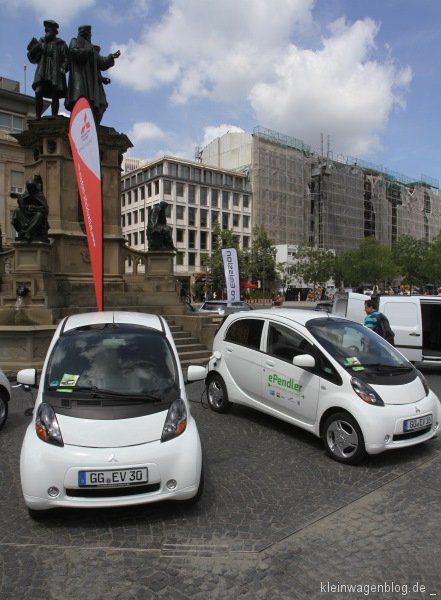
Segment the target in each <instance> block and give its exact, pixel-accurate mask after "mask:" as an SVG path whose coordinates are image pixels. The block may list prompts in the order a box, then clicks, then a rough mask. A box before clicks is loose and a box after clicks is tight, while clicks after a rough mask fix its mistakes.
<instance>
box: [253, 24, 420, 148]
mask: <svg viewBox="0 0 441 600" xmlns="http://www.w3.org/2000/svg"><path fill="white" fill-rule="evenodd" d="M377 30H378V29H377V25H376V24H375V23H374V22H373V21H372V20H370V19H364V20H363V21H357V22H355V23H354V24H353V25H347V24H346V23H345V22H344V21H342V20H340V21H338V22H336V23H334V24H333V26H332V28H331V35H330V37H328V38H327V39H324V40H323V46H322V48H321V49H320V50H316V51H312V50H307V49H302V48H298V47H297V46H294V45H290V47H289V49H288V51H287V52H286V54H285V56H284V57H283V58H282V59H281V60H280V61H279V63H278V64H277V65H275V73H276V78H275V80H274V81H272V82H260V83H256V85H255V86H254V88H253V90H252V93H251V94H250V102H251V104H252V106H253V108H254V110H255V113H256V116H257V120H258V122H260V123H261V124H263V125H265V126H266V127H270V128H272V129H277V130H279V131H283V132H284V133H287V134H289V135H293V136H295V137H297V138H301V139H303V140H304V141H306V142H308V143H312V142H313V141H314V140H315V141H317V146H318V141H319V139H320V134H321V133H325V134H330V136H331V139H332V140H334V142H335V143H336V144H337V145H338V151H339V152H341V153H348V154H353V155H356V156H365V155H366V154H369V153H370V152H372V151H374V150H376V149H378V148H379V147H380V142H379V138H378V133H379V132H380V131H381V129H382V128H383V127H384V126H385V125H386V123H387V121H388V118H389V115H390V113H391V111H392V109H393V108H394V107H395V106H398V107H400V106H401V107H402V106H403V103H404V100H403V97H402V92H403V90H404V89H405V88H406V87H407V86H408V85H409V83H410V81H411V78H412V73H411V70H410V68H408V67H405V68H403V69H398V68H397V67H396V66H395V65H394V64H393V62H392V61H390V60H388V61H387V62H385V63H380V62H378V61H374V60H371V59H370V53H371V51H372V49H373V47H374V40H375V36H376V34H377Z"/></svg>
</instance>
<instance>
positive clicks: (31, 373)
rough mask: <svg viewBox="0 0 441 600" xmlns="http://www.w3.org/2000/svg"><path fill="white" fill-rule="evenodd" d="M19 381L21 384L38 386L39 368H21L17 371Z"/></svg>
mask: <svg viewBox="0 0 441 600" xmlns="http://www.w3.org/2000/svg"><path fill="white" fill-rule="evenodd" d="M17 383H18V384H20V385H28V386H30V387H36V385H37V369H21V370H20V371H18V373H17Z"/></svg>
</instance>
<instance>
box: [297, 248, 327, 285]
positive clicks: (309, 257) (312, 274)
mask: <svg viewBox="0 0 441 600" xmlns="http://www.w3.org/2000/svg"><path fill="white" fill-rule="evenodd" d="M334 264H335V257H334V254H333V252H331V251H330V250H324V249H323V248H317V247H315V246H310V245H308V244H300V246H299V247H298V249H297V252H296V263H295V266H294V270H295V274H296V275H297V277H299V278H302V279H303V281H304V282H305V283H306V284H308V283H312V284H313V287H314V288H316V287H317V285H325V284H326V282H327V281H328V280H329V279H331V277H332V275H333V273H334Z"/></svg>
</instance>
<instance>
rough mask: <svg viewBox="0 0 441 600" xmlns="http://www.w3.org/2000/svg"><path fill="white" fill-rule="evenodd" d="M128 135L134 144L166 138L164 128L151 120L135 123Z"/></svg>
mask: <svg viewBox="0 0 441 600" xmlns="http://www.w3.org/2000/svg"><path fill="white" fill-rule="evenodd" d="M128 135H129V139H130V141H131V142H133V144H139V143H141V142H145V141H151V140H161V139H164V138H165V133H164V132H163V131H162V129H161V128H160V127H158V126H157V125H155V124H154V123H151V122H149V121H144V122H142V123H134V124H133V127H132V129H131V130H130V131H129V134H128Z"/></svg>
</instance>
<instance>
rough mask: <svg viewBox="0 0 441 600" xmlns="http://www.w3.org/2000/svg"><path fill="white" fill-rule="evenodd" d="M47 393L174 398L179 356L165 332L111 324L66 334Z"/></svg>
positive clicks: (56, 351)
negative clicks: (96, 393)
mask: <svg viewBox="0 0 441 600" xmlns="http://www.w3.org/2000/svg"><path fill="white" fill-rule="evenodd" d="M45 390H46V391H48V390H50V391H51V392H65V393H66V392H68V393H71V394H73V393H83V392H85V391H86V392H87V391H88V390H92V391H93V392H98V391H107V392H112V393H116V394H121V396H126V395H127V396H130V395H138V396H139V395H141V396H142V395H149V396H150V397H152V398H158V399H163V400H169V399H170V398H171V397H176V393H177V390H179V379H178V371H177V365H176V363H175V360H174V354H173V352H172V350H171V348H170V346H169V344H168V342H167V339H166V337H165V336H164V335H162V333H159V332H156V331H154V330H151V329H148V328H146V327H141V326H137V325H129V324H128V325H126V324H106V325H96V326H88V327H82V328H78V329H74V330H71V331H67V332H66V333H64V334H63V335H61V337H60V338H59V340H58V341H57V343H56V345H55V347H54V349H53V351H52V354H51V356H50V359H49V362H48V367H47V371H46V378H45Z"/></svg>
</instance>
